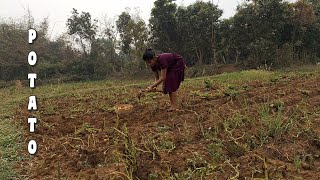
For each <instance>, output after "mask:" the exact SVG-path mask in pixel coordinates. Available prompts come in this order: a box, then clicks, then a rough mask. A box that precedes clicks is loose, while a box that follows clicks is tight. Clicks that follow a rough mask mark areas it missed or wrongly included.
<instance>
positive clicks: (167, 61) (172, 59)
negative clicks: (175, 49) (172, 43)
mask: <svg viewBox="0 0 320 180" xmlns="http://www.w3.org/2000/svg"><path fill="white" fill-rule="evenodd" d="M184 66H185V63H184V60H183V58H182V56H180V55H179V54H176V53H162V54H159V56H158V63H157V64H156V65H155V66H154V67H152V68H151V69H152V71H161V69H167V72H170V71H172V70H175V71H178V70H183V69H184Z"/></svg>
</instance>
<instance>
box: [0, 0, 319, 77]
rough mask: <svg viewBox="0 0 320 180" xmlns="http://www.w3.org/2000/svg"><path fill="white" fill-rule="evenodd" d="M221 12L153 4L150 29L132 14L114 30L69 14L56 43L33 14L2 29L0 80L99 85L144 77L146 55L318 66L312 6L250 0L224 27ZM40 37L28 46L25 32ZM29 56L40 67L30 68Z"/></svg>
mask: <svg viewBox="0 0 320 180" xmlns="http://www.w3.org/2000/svg"><path fill="white" fill-rule="evenodd" d="M222 13H223V12H222V10H221V9H219V7H218V6H216V5H214V4H212V3H210V2H202V1H197V2H195V3H193V4H190V5H188V6H177V5H176V4H175V3H174V0H156V1H155V2H154V7H153V8H152V11H151V18H150V19H149V22H148V24H147V23H146V22H144V20H143V19H142V18H141V17H140V16H139V14H133V13H131V12H130V11H128V10H127V11H124V12H123V13H121V14H120V15H119V16H118V18H117V19H116V20H114V21H112V22H110V21H107V20H106V19H103V20H99V21H98V20H93V19H92V18H91V15H90V13H89V12H81V13H79V12H78V11H77V10H76V9H73V10H72V12H71V16H70V17H69V18H68V19H67V21H66V26H67V29H68V32H66V33H65V34H63V35H61V36H60V37H59V38H56V39H54V40H52V39H50V38H49V36H48V20H47V19H44V20H43V22H41V23H40V24H36V23H34V20H33V18H32V16H31V15H30V14H28V15H26V16H25V17H23V18H22V19H21V20H20V21H19V22H18V21H13V22H10V21H8V20H7V21H4V20H3V21H2V22H1V23H0V46H1V48H0V80H5V81H8V80H15V79H26V77H27V74H28V73H29V72H36V73H38V74H39V78H41V79H48V78H58V77H68V78H76V79H77V78H78V79H81V78H83V77H85V78H103V77H106V76H108V75H113V74H121V75H123V74H127V75H134V74H138V73H139V72H141V71H143V70H145V69H146V67H145V65H144V63H143V61H142V59H141V56H142V53H143V51H144V49H145V48H147V47H152V48H153V49H155V50H156V51H157V52H178V53H180V54H181V55H183V56H184V57H185V59H186V61H187V64H188V65H189V66H193V65H196V66H200V67H201V66H206V65H208V64H227V63H234V64H241V65H244V66H245V67H250V68H257V67H260V66H267V67H272V68H279V67H285V66H289V65H293V64H296V63H316V62H319V61H320V36H319V34H320V3H319V1H317V0H299V1H296V2H294V3H288V2H286V1H283V0H251V1H247V2H246V3H244V4H241V5H239V6H238V8H237V11H236V14H235V15H234V16H233V17H230V18H229V19H222V18H221V16H222ZM30 27H32V28H35V29H36V30H37V31H38V37H39V38H38V40H37V41H36V43H35V44H33V45H29V44H28V43H27V38H26V37H27V30H28V28H30ZM30 51H35V52H37V54H38V63H37V65H36V66H35V67H30V66H29V65H28V63H27V56H28V53H29V52H30Z"/></svg>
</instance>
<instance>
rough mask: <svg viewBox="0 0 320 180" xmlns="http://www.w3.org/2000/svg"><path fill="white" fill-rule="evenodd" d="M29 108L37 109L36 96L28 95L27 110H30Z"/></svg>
mask: <svg viewBox="0 0 320 180" xmlns="http://www.w3.org/2000/svg"><path fill="white" fill-rule="evenodd" d="M31 109H33V110H37V109H38V108H37V98H36V96H30V97H29V104H28V110H29V111H30V110H31Z"/></svg>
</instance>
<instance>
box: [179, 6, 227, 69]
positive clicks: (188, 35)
mask: <svg viewBox="0 0 320 180" xmlns="http://www.w3.org/2000/svg"><path fill="white" fill-rule="evenodd" d="M221 15H222V10H220V9H218V7H217V6H214V5H213V4H211V3H210V2H202V1H198V2H196V3H194V4H191V5H189V6H188V7H186V8H184V7H179V8H178V11H177V15H176V16H177V29H178V33H179V42H180V47H183V51H184V52H183V54H188V55H187V57H188V58H192V59H196V61H194V62H191V63H198V64H200V65H201V64H204V63H211V62H212V60H213V59H214V50H213V49H212V48H213V47H215V43H216V42H215V40H214V39H212V35H213V33H214V32H212V26H217V23H218V19H219V18H220V17H221ZM192 54H193V55H192Z"/></svg>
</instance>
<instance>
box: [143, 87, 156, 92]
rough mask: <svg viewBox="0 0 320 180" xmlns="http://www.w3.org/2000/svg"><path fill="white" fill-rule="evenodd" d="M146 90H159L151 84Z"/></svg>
mask: <svg viewBox="0 0 320 180" xmlns="http://www.w3.org/2000/svg"><path fill="white" fill-rule="evenodd" d="M145 91H146V92H156V91H157V87H152V86H149V87H148V88H147V89H146V90H145Z"/></svg>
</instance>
